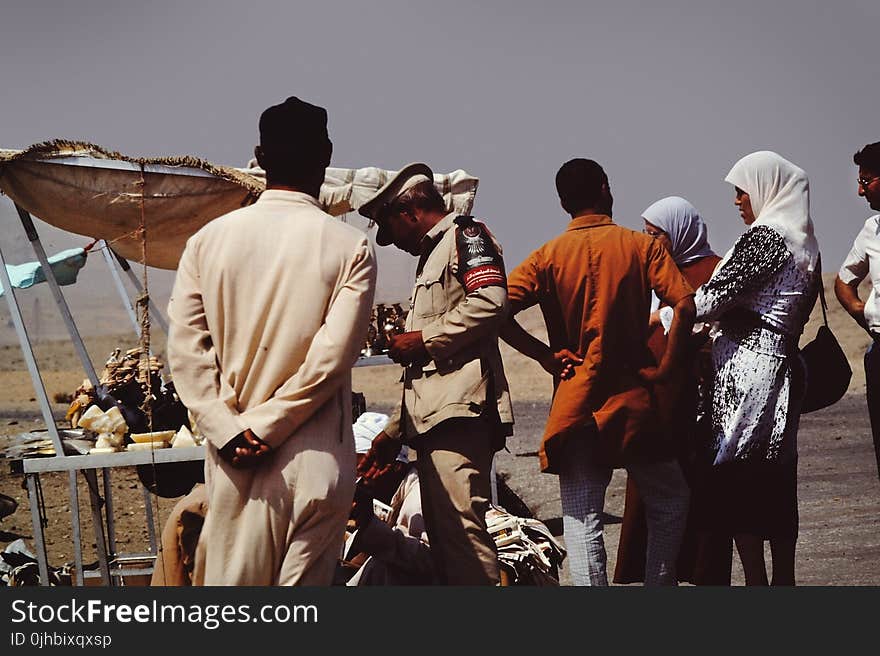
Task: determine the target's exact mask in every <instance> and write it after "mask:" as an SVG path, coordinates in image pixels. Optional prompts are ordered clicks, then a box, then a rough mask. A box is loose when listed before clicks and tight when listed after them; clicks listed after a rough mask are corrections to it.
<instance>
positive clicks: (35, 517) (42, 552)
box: [4, 268, 49, 585]
mask: <svg viewBox="0 0 880 656" xmlns="http://www.w3.org/2000/svg"><path fill="white" fill-rule="evenodd" d="M4 270H5V268H4ZM38 477H39V474H27V475H25V477H24V479H25V481H26V482H27V491H28V503H30V505H31V521H32V522H33V524H34V542H35V543H36V545H35V546H36V549H37V567H38V569H39V572H40V585H49V564H48V562H46V561H47V558H46V543H45V542H44V541H43V523H42V518H41V517H40V503H39V499H38V498H37V479H38ZM38 528H39V530H37V529H38Z"/></svg>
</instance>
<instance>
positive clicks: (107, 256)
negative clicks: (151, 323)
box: [101, 239, 141, 337]
mask: <svg viewBox="0 0 880 656" xmlns="http://www.w3.org/2000/svg"><path fill="white" fill-rule="evenodd" d="M101 255H103V256H104V261H105V262H106V263H107V268H108V269H110V276H111V277H112V278H113V283H114V284H115V285H116V291H117V292H119V297H120V298H121V299H122V304H123V305H124V306H125V309H126V311H127V312H128V318H129V319H131V323H132V324H133V325H134V332H135V334H137V336H138V337H140V336H141V325H140V323H138V319H137V313H136V312H135V311H134V306H133V305H132V303H131V299H130V298H129V297H128V292H127V291H126V290H125V283H124V282H122V276H120V275H119V269H117V268H116V262H115V261H114V259H113V255H112V254H111V252H110V247H109V246H108V245H107V242H106V241H104V240H103V239H102V240H101Z"/></svg>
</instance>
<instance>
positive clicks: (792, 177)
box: [694, 151, 819, 585]
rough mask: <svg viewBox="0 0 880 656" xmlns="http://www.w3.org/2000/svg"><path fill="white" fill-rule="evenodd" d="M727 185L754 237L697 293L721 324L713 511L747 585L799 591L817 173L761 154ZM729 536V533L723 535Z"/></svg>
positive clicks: (735, 171)
mask: <svg viewBox="0 0 880 656" xmlns="http://www.w3.org/2000/svg"><path fill="white" fill-rule="evenodd" d="M725 180H726V181H727V182H729V183H731V184H732V185H734V187H735V191H736V200H735V203H734V204H735V205H736V206H737V207H738V208H739V210H740V215H741V216H742V218H743V221H744V222H745V224H746V225H747V226H748V229H747V230H746V231H745V232H744V233H743V234H742V235H741V236H740V238H739V239H738V240H737V242H736V244H735V245H734V246H733V248H732V249H731V250H730V251H729V252H728V253H727V254H726V255H725V256H724V258H723V259H722V261H721V263H720V265H719V266H718V268H717V270H716V272H715V273H714V274H713V276H712V278H711V279H710V280H709V281H708V282H707V283H706V284H705V285H703V286H702V287H700V288H699V289H698V290H697V294H696V296H695V299H694V301H695V303H696V307H697V320H698V321H712V320H717V321H718V325H719V329H720V334H719V335H717V336H716V338H715V341H714V344H713V348H712V351H713V360H714V364H715V389H714V393H713V407H712V429H713V434H714V444H713V456H714V457H713V462H714V465H715V467H714V468H713V474H712V481H713V485H712V490H713V493H714V498H713V499H712V504H713V508H712V509H711V512H709V513H707V516H711V517H713V518H714V521H715V522H716V528H718V529H722V530H727V531H729V532H730V533H731V534H732V535H733V536H734V539H735V542H736V545H737V550H738V551H739V554H740V559H741V560H742V563H743V569H744V572H745V578H746V584H747V585H766V584H767V572H766V566H765V563H764V541H765V540H770V547H771V553H772V558H773V584H774V585H794V556H795V544H796V541H797V533H798V512H797V429H798V420H799V415H800V408H801V402H802V399H803V389H804V384H803V383H804V375H803V366H802V363H801V360H800V358H799V356H798V350H797V345H798V339H799V337H800V335H801V333H802V332H803V328H804V324H805V323H806V321H807V319H808V318H809V315H810V311H811V310H812V308H813V304H814V303H815V301H816V295H817V292H818V284H819V276H818V259H819V247H818V244H817V242H816V238H815V236H814V234H813V222H812V220H811V219H810V196H809V181H808V179H807V175H806V173H805V172H804V171H803V170H802V169H800V168H799V167H797V166H795V165H794V164H792V163H791V162H789V161H788V160H786V159H784V158H783V157H781V156H780V155H778V154H776V153H773V152H770V151H760V152H756V153H752V154H751V155H747V156H746V157H743V158H742V159H741V160H739V161H738V162H737V163H736V164H735V165H734V166H733V168H732V169H731V170H730V173H728V174H727V177H726V178H725ZM719 524H720V525H719Z"/></svg>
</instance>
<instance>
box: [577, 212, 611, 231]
mask: <svg viewBox="0 0 880 656" xmlns="http://www.w3.org/2000/svg"><path fill="white" fill-rule="evenodd" d="M612 223H614V221H612V220H611V217H610V216H608V215H607V214H585V215H583V216H579V217H577V218H574V219H572V220H571V222H570V223H569V224H568V227H567V228H566V230H580V229H581V228H594V227H595V226H600V225H611V224H612Z"/></svg>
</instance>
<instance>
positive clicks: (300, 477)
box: [168, 98, 376, 585]
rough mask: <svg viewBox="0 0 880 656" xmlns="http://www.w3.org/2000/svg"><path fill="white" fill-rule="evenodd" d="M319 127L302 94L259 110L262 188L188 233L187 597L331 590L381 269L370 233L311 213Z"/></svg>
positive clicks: (183, 380)
mask: <svg viewBox="0 0 880 656" xmlns="http://www.w3.org/2000/svg"><path fill="white" fill-rule="evenodd" d="M326 122H327V114H326V111H325V110H323V109H322V108H320V107H315V106H314V105H310V104H308V103H304V102H302V101H300V100H298V99H296V98H288V100H287V101H286V102H285V103H282V104H280V105H275V106H273V107H270V108H269V109H267V110H266V111H265V112H264V113H263V115H262V116H261V117H260V145H259V146H258V147H257V158H258V160H259V161H260V164H261V166H263V168H264V169H266V175H267V189H266V191H265V192H264V193H263V194H262V196H261V197H260V199H259V200H258V201H257V202H256V203H255V204H254V205H251V206H249V207H245V208H243V209H240V210H236V211H234V212H231V213H229V214H227V215H225V216H222V217H220V218H218V219H215V220H214V221H212V222H210V223H209V224H207V225H206V226H205V227H204V228H202V229H201V230H200V231H199V232H197V233H196V234H195V235H193V236H192V237H191V238H190V239H189V241H188V242H187V246H186V249H185V250H184V253H183V255H182V256H181V259H180V264H179V266H178V271H177V278H176V281H175V285H174V291H173V294H172V298H171V302H170V305H169V310H168V313H169V318H170V320H171V330H170V335H169V339H168V358H169V363H170V365H171V372H172V375H173V378H174V383H175V387H176V389H177V391H178V393H179V394H180V397H181V399H182V400H183V402H184V403H185V404H186V405H187V407H188V408H189V409H190V410H191V411H192V413H193V415H194V416H195V419H196V422H197V424H198V426H199V429H200V430H201V432H202V433H203V434H204V435H205V437H206V439H207V450H206V455H205V482H206V487H207V493H208V512H207V516H206V519H205V525H204V528H203V529H202V533H201V536H200V538H199V545H198V549H197V554H196V564H195V572H194V583H195V584H197V585H198V584H204V585H295V584H299V585H329V584H330V583H331V581H332V577H333V570H334V566H335V564H336V560H337V557H338V555H339V552H340V549H341V546H342V537H343V533H344V530H345V523H346V520H347V518H348V514H349V510H350V508H351V502H352V497H353V493H354V480H355V454H354V444H353V438H352V431H351V424H352V418H351V366H352V365H353V364H354V362H355V360H356V359H357V357H358V354H359V352H360V349H361V347H362V346H363V344H364V339H365V336H366V331H367V325H368V322H369V317H370V310H371V307H372V303H373V294H374V291H375V279H376V271H375V264H374V256H373V251H372V247H371V246H370V244H369V242H368V240H367V237H366V235H365V234H364V233H362V232H361V231H359V230H357V229H356V228H354V227H352V226H349V225H346V224H344V223H341V222H339V221H337V220H335V219H333V218H332V217H331V216H329V215H328V214H326V213H324V212H323V211H321V209H320V207H319V206H318V203H317V201H316V197H317V196H318V192H319V190H320V185H321V182H322V181H323V179H324V171H325V168H326V166H327V165H328V164H329V163H330V153H331V152H332V144H331V142H330V140H329V138H328V137H327V131H326Z"/></svg>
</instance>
